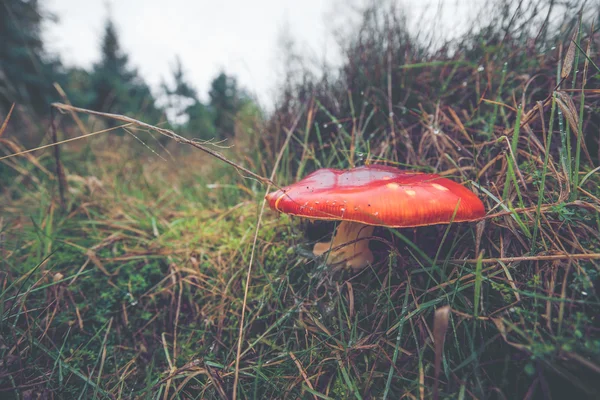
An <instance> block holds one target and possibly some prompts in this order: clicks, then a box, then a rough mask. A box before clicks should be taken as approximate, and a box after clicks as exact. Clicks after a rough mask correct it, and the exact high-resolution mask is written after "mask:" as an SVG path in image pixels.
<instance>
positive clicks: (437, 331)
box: [433, 306, 451, 400]
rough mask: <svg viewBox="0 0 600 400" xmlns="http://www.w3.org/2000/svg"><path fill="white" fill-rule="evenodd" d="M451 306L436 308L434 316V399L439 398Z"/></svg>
mask: <svg viewBox="0 0 600 400" xmlns="http://www.w3.org/2000/svg"><path fill="white" fill-rule="evenodd" d="M450 311H451V309H450V306H444V307H440V308H438V309H437V310H435V315H434V317H433V339H434V340H435V342H434V344H435V375H434V379H435V380H434V386H433V399H434V400H437V399H438V398H439V395H440V393H439V390H440V388H439V385H440V371H441V367H442V356H443V353H444V341H445V338H446V331H447V330H448V320H449V319H450Z"/></svg>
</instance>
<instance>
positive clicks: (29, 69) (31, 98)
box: [0, 0, 252, 140]
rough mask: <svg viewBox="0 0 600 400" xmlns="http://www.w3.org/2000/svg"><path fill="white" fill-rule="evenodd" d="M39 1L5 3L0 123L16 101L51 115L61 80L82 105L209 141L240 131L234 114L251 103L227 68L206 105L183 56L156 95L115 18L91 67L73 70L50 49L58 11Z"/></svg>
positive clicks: (0, 23) (0, 0)
mask: <svg viewBox="0 0 600 400" xmlns="http://www.w3.org/2000/svg"><path fill="white" fill-rule="evenodd" d="M40 3H41V2H40V1H39V0H0V117H1V118H0V120H1V119H3V118H4V117H5V116H6V115H7V113H8V110H9V109H10V107H11V106H12V105H13V104H15V105H16V106H18V107H20V108H22V109H25V110H26V111H27V112H30V113H31V114H35V115H37V116H38V117H43V116H47V115H48V114H49V110H50V103H51V102H52V101H56V100H60V98H59V96H58V93H57V91H56V89H55V87H54V85H53V84H54V83H55V82H56V83H58V84H59V85H60V86H61V87H62V88H63V89H64V91H65V93H66V94H67V96H68V98H69V100H70V101H71V102H72V103H73V104H74V105H76V106H79V107H83V108H89V109H93V110H96V111H102V112H110V113H118V114H124V115H129V116H132V117H135V118H139V119H143V120H144V121H146V122H149V123H153V124H157V123H163V124H164V123H167V124H168V125H169V126H170V127H172V128H176V129H177V130H178V131H180V132H182V133H183V134H187V135H189V136H192V137H194V138H199V139H203V140H210V139H213V138H216V139H223V138H227V137H232V136H233V135H234V127H235V124H234V123H235V115H236V114H237V113H238V112H239V111H240V110H242V109H243V108H244V107H246V106H248V105H251V103H252V100H251V98H250V96H249V95H248V94H247V93H246V92H245V91H244V90H243V89H242V88H240V87H239V85H238V83H237V80H236V78H235V77H234V76H231V75H228V74H227V73H225V72H224V71H222V72H220V73H219V74H218V75H217V76H216V77H215V78H214V79H213V81H212V83H211V88H210V92H209V100H208V102H202V101H201V100H200V98H199V96H198V92H197V90H196V89H195V88H194V86H193V84H191V83H190V82H189V81H188V79H187V77H186V75H185V73H184V67H183V65H182V63H181V60H180V59H179V58H176V59H175V62H174V67H173V69H172V76H171V77H169V78H170V79H168V81H167V80H163V83H162V84H161V85H160V87H159V88H158V89H157V90H155V91H154V92H153V91H152V90H151V88H150V86H149V85H148V83H147V82H146V81H145V80H144V78H143V77H142V76H141V75H140V74H139V72H138V71H137V69H136V68H135V67H134V66H132V65H131V63H130V61H129V57H128V55H127V53H126V52H125V51H124V50H123V48H122V47H121V45H120V42H119V35H118V31H117V28H116V26H115V24H114V22H113V21H112V19H111V18H110V17H108V18H107V19H106V22H105V24H104V29H103V34H102V38H101V41H100V48H99V49H98V50H99V51H98V60H97V61H96V62H95V63H94V64H93V66H92V68H91V69H89V70H88V69H84V68H81V67H66V66H65V65H64V64H63V63H62V61H61V59H60V56H58V55H56V54H50V53H49V52H48V51H47V49H46V47H45V44H44V40H43V37H42V24H43V23H44V22H45V21H47V20H49V19H51V18H53V16H51V15H47V14H45V13H44V12H43V10H42V8H41V5H40Z"/></svg>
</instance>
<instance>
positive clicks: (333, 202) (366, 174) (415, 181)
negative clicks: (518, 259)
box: [266, 165, 485, 270]
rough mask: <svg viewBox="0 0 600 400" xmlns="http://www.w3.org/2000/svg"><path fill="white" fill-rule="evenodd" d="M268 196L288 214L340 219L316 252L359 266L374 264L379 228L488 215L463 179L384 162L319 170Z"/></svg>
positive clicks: (331, 260)
mask: <svg viewBox="0 0 600 400" xmlns="http://www.w3.org/2000/svg"><path fill="white" fill-rule="evenodd" d="M266 199H267V201H268V203H269V206H270V207H271V208H272V209H273V210H275V211H279V212H282V213H285V214H290V215H295V216H298V217H302V218H309V219H313V220H329V221H340V223H339V224H338V225H337V228H336V231H335V233H334V236H333V238H332V240H331V241H330V242H320V243H316V244H315V246H314V248H313V253H314V254H315V255H317V256H320V255H323V254H326V253H328V254H327V263H328V264H340V263H345V266H346V267H349V268H352V269H355V270H356V269H361V268H364V267H365V266H367V265H369V264H370V263H372V262H373V254H372V252H371V250H370V249H369V240H368V239H367V238H368V237H371V236H372V234H373V230H374V227H375V226H385V227H390V228H406V227H419V226H428V225H436V224H448V223H451V222H465V221H475V220H478V219H480V218H482V217H483V216H484V215H485V208H484V206H483V203H482V202H481V200H480V199H479V198H478V197H477V196H476V195H475V194H474V193H473V192H471V191H470V190H469V189H467V188H466V187H464V186H462V185H460V184H459V183H456V182H454V181H452V180H450V179H447V178H443V177H441V176H439V175H436V174H427V173H421V172H415V171H403V170H400V169H397V168H394V167H390V166H384V165H367V166H362V167H356V168H352V169H349V170H339V169H331V168H324V169H319V170H317V171H315V172H313V173H311V174H309V175H307V176H306V177H305V178H304V179H302V180H300V181H298V182H296V183H294V184H292V185H289V186H286V187H284V188H282V189H280V190H277V191H275V192H272V193H270V194H268V195H267V196H266ZM349 242H350V243H349ZM346 243H348V245H344V244H346Z"/></svg>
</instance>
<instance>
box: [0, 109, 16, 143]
mask: <svg viewBox="0 0 600 400" xmlns="http://www.w3.org/2000/svg"><path fill="white" fill-rule="evenodd" d="M14 108H15V104H14V103H13V105H12V106H10V110H8V114H7V115H6V118H4V122H2V126H0V137H1V136H2V134H3V133H4V131H5V130H6V127H7V126H8V121H9V120H10V116H11V115H12V112H13V110H14Z"/></svg>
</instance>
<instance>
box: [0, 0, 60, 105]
mask: <svg viewBox="0 0 600 400" xmlns="http://www.w3.org/2000/svg"><path fill="white" fill-rule="evenodd" d="M44 18H45V16H44V15H43V14H42V13H41V11H40V6H39V2H38V1H37V0H29V1H26V0H0V38H1V39H0V114H5V113H6V111H7V109H8V108H9V107H10V106H11V104H12V103H17V104H20V105H26V106H31V107H32V108H33V109H34V110H35V111H40V112H41V111H47V110H48V109H49V103H50V98H51V95H52V94H53V88H52V82H53V80H54V79H56V78H57V76H56V75H57V74H58V70H59V67H60V63H59V62H58V60H57V59H52V58H51V57H50V56H49V55H48V54H47V53H46V52H45V50H44V43H43V41H42V36H41V23H42V22H43V20H44Z"/></svg>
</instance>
